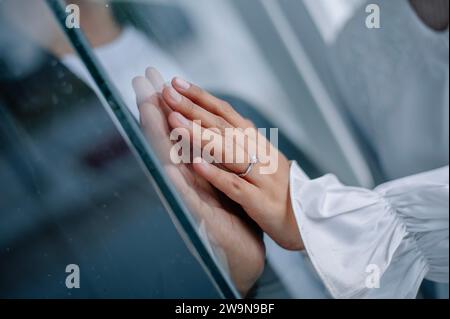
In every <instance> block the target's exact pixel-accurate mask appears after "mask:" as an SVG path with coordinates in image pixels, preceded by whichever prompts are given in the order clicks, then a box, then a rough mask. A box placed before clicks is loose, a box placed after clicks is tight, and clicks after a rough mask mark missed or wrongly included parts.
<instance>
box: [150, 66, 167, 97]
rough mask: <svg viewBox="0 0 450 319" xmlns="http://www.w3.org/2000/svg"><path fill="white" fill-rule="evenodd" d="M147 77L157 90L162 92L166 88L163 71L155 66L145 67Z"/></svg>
mask: <svg viewBox="0 0 450 319" xmlns="http://www.w3.org/2000/svg"><path fill="white" fill-rule="evenodd" d="M145 76H146V78H147V79H148V80H149V81H150V82H151V83H152V84H153V86H154V87H155V89H156V91H157V92H161V91H162V90H163V88H164V84H165V82H164V78H163V76H162V75H161V73H160V72H159V71H158V70H157V69H156V68H154V67H151V66H150V67H148V68H147V69H145Z"/></svg>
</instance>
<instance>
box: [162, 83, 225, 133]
mask: <svg viewBox="0 0 450 319" xmlns="http://www.w3.org/2000/svg"><path fill="white" fill-rule="evenodd" d="M163 98H164V100H165V101H166V103H167V104H168V105H169V106H170V107H171V108H172V109H173V110H174V111H176V112H179V113H181V114H183V115H184V116H185V117H187V118H188V119H190V120H197V121H201V125H202V126H203V127H205V128H216V129H218V130H219V131H221V132H224V131H225V129H226V128H229V127H232V125H231V124H230V123H228V122H227V121H226V120H224V119H223V118H222V117H220V116H217V115H215V114H212V113H210V112H208V111H207V110H205V109H204V108H202V107H200V106H198V105H197V104H195V103H194V102H192V101H191V100H190V99H188V98H186V97H184V96H182V95H181V94H179V93H178V92H177V91H176V90H175V89H174V88H172V87H167V88H165V89H164V90H163Z"/></svg>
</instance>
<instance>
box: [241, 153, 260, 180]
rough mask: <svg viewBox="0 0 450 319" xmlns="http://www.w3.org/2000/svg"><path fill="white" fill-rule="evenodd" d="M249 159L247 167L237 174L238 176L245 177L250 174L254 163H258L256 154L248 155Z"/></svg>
mask: <svg viewBox="0 0 450 319" xmlns="http://www.w3.org/2000/svg"><path fill="white" fill-rule="evenodd" d="M249 159H250V163H249V164H248V167H247V169H246V170H245V172H244V173H241V174H238V176H239V177H245V176H247V175H248V174H250V172H251V171H252V169H253V167H254V166H255V164H257V163H258V157H257V156H256V155H252V156H250V158H249Z"/></svg>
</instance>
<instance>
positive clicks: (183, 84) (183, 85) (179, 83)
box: [172, 76, 191, 91]
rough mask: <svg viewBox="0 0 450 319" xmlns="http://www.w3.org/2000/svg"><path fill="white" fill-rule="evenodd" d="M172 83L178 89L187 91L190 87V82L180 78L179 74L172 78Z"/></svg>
mask: <svg viewBox="0 0 450 319" xmlns="http://www.w3.org/2000/svg"><path fill="white" fill-rule="evenodd" d="M172 85H173V86H174V87H175V88H176V89H178V90H180V91H187V90H189V88H190V87H191V84H190V83H189V82H188V81H186V80H184V79H182V78H181V77H179V76H176V77H174V78H173V79H172Z"/></svg>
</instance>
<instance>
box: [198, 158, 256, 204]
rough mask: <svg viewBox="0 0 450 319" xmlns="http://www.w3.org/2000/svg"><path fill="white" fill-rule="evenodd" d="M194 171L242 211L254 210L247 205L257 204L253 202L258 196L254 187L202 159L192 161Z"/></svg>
mask: <svg viewBox="0 0 450 319" xmlns="http://www.w3.org/2000/svg"><path fill="white" fill-rule="evenodd" d="M197 162H198V163H197ZM194 170H195V171H196V172H197V173H198V174H199V175H200V176H202V177H203V178H204V179H206V180H207V181H209V182H210V183H211V184H212V185H213V186H214V187H216V188H217V189H218V190H219V191H221V192H223V193H224V194H225V195H227V196H228V197H229V198H231V199H232V200H233V201H235V202H236V203H238V204H239V205H241V206H242V207H243V208H244V209H246V210H247V209H248V211H253V210H254V208H255V207H249V203H250V205H253V204H255V203H257V202H258V201H257V200H255V199H257V198H258V196H259V189H258V188H257V187H256V186H254V185H253V184H251V183H249V182H247V181H246V180H245V179H243V178H240V177H239V176H237V175H236V174H233V173H229V172H226V171H224V170H222V169H220V168H218V167H216V166H214V165H212V164H209V163H207V162H205V161H204V160H202V159H196V160H195V161H194Z"/></svg>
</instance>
